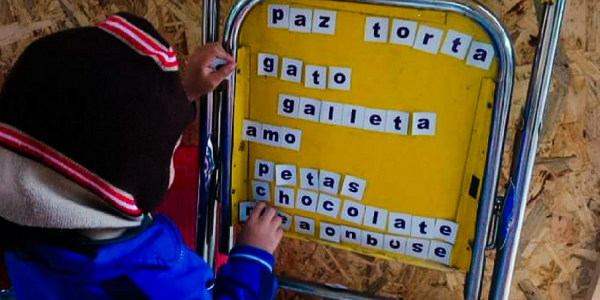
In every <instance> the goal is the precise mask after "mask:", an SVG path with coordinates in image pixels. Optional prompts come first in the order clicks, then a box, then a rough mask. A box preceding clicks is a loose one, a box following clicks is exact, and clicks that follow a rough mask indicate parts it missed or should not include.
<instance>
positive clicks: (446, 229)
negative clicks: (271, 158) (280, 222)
mask: <svg viewBox="0 0 600 300" xmlns="http://www.w3.org/2000/svg"><path fill="white" fill-rule="evenodd" d="M274 193H275V195H274V197H273V204H274V205H275V206H276V207H282V208H288V209H297V210H301V211H305V212H310V213H317V214H319V215H322V216H325V217H328V218H333V219H337V218H340V219H341V220H343V221H346V222H349V223H353V224H358V225H364V226H367V227H370V228H373V229H377V230H381V231H384V230H386V228H387V231H388V232H389V233H394V234H400V235H405V236H412V237H417V238H428V239H442V240H444V241H447V242H449V243H452V244H454V241H455V239H456V234H457V232H458V224H456V223H454V222H450V221H447V220H444V219H435V218H427V217H419V216H412V215H409V214H405V213H399V212H388V210H386V209H383V208H378V207H373V206H367V205H363V204H360V203H358V202H355V201H351V200H344V201H342V200H341V199H340V198H337V197H334V196H330V195H327V194H322V193H321V194H319V193H315V192H311V191H307V190H302V189H300V190H298V191H297V192H296V191H295V190H294V189H292V188H284V187H275V191H274ZM253 198H254V200H255V201H267V202H270V201H271V199H270V198H271V197H270V190H269V187H268V183H266V182H260V181H254V182H253Z"/></svg>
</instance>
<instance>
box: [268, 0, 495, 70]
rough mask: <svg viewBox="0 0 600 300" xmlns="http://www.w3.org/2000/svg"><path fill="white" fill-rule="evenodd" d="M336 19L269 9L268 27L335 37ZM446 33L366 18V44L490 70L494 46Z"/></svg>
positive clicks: (325, 14) (302, 11)
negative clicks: (411, 50) (402, 48)
mask: <svg viewBox="0 0 600 300" xmlns="http://www.w3.org/2000/svg"><path fill="white" fill-rule="evenodd" d="M336 15H337V13H336V12H335V11H327V10H315V11H314V12H313V11H312V10H310V9H302V8H293V7H292V8H290V7H289V6H287V5H269V7H268V20H267V23H268V26H269V27H271V28H287V29H289V30H290V31H295V32H313V33H322V34H331V35H333V34H335V27H336ZM390 25H391V28H390ZM444 33H445V32H444V30H442V29H439V28H435V27H430V26H427V25H419V24H418V23H417V22H415V21H411V20H403V19H392V22H391V24H390V19H389V18H384V17H375V16H367V17H366V19H365V28H364V40H365V41H367V42H379V43H388V42H389V43H392V44H396V45H404V46H408V47H413V48H414V49H417V50H420V51H424V52H427V53H431V54H437V53H438V52H441V53H443V54H445V55H448V56H451V57H454V58H456V59H460V60H464V59H465V57H467V65H469V66H474V67H477V68H481V69H484V70H489V68H490V66H491V64H492V61H493V59H494V55H495V53H494V47H493V46H492V45H491V44H488V43H483V42H478V41H473V37H472V36H471V35H469V34H466V33H462V32H459V31H456V30H448V32H447V33H446V34H445V38H444ZM442 39H443V43H442ZM440 46H441V47H440Z"/></svg>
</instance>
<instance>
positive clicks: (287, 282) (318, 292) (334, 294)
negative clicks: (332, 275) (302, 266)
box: [277, 277, 395, 300]
mask: <svg viewBox="0 0 600 300" xmlns="http://www.w3.org/2000/svg"><path fill="white" fill-rule="evenodd" d="M277 281H278V284H279V287H281V288H282V289H286V290H290V291H294V292H299V293H302V294H308V295H314V296H320V297H325V298H329V299H344V300H391V299H395V298H386V297H379V296H373V295H367V294H363V293H360V292H356V291H351V290H347V289H344V288H340V287H336V286H331V285H326V284H318V283H314V282H308V281H302V280H297V279H291V278H287V277H278V278H277Z"/></svg>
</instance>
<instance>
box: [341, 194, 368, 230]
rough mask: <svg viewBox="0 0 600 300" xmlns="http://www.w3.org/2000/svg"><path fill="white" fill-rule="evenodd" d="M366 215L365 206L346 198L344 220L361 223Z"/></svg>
mask: <svg viewBox="0 0 600 300" xmlns="http://www.w3.org/2000/svg"><path fill="white" fill-rule="evenodd" d="M364 215H365V206H364V205H362V204H360V203H356V202H354V201H350V200H344V207H343V208H342V220H344V221H347V222H351V223H354V224H358V225H361V224H362V222H363V217H364Z"/></svg>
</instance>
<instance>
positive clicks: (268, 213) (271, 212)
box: [261, 206, 277, 222]
mask: <svg viewBox="0 0 600 300" xmlns="http://www.w3.org/2000/svg"><path fill="white" fill-rule="evenodd" d="M276 213H277V211H275V209H274V208H272V207H270V206H267V207H265V212H264V213H263V214H262V216H261V219H262V220H266V221H267V222H271V220H273V217H274V216H275V214H276Z"/></svg>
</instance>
